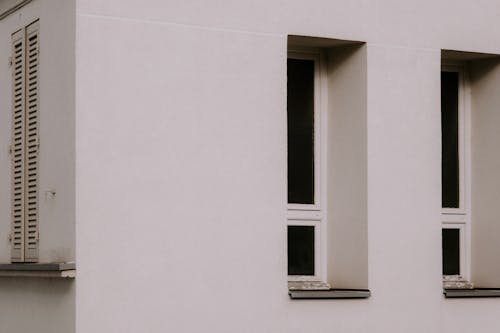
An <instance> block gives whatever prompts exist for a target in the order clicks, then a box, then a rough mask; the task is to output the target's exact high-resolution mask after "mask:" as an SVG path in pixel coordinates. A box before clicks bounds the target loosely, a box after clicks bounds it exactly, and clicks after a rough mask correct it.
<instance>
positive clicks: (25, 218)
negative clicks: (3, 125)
mask: <svg viewBox="0 0 500 333" xmlns="http://www.w3.org/2000/svg"><path fill="white" fill-rule="evenodd" d="M38 76H39V23H38V21H35V22H33V23H32V24H30V25H28V26H27V27H25V28H23V29H21V30H19V31H17V32H15V33H14V34H12V144H11V152H12V155H11V214H12V221H11V237H10V238H11V261H12V262H37V261H38V252H39V249H38V242H39V239H38V173H39V172H38V171H39V165H38V164H39V163H38V158H39V157H38V155H39V118H40V117H39V91H38V89H39V87H38V82H39V80H38Z"/></svg>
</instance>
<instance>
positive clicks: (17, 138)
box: [11, 29, 25, 262]
mask: <svg viewBox="0 0 500 333" xmlns="http://www.w3.org/2000/svg"><path fill="white" fill-rule="evenodd" d="M24 35H25V32H24V29H22V30H20V31H18V32H16V33H14V34H13V35H12V142H11V154H12V156H11V159H12V165H11V177H12V184H11V189H12V194H11V206H12V207H11V210H12V228H11V260H12V262H22V261H24V209H25V208H24V184H25V180H24V178H25V175H24V161H25V143H24V140H25V134H24V133H25V128H24V126H25V113H24V109H25V108H24V106H25V80H24V78H25V36H24Z"/></svg>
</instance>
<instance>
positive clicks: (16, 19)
mask: <svg viewBox="0 0 500 333" xmlns="http://www.w3.org/2000/svg"><path fill="white" fill-rule="evenodd" d="M3 9H4V8H3ZM36 19H39V22H40V32H39V36H40V63H39V68H40V72H39V105H40V109H39V110H40V113H39V114H40V121H39V124H40V153H39V234H40V241H39V249H40V253H39V261H40V262H71V261H74V260H75V245H74V244H75V234H74V232H75V218H74V212H75V186H74V182H75V181H74V179H75V173H74V153H75V149H74V142H75V141H74V131H75V129H74V79H75V76H74V63H75V61H74V59H75V58H74V31H75V29H74V24H75V3H74V2H73V1H58V0H37V1H33V2H31V3H29V4H28V5H26V6H25V7H23V8H21V9H20V10H18V11H17V12H15V13H13V14H11V15H9V16H7V17H5V18H3V19H2V20H0V78H1V79H0V189H1V191H0V263H2V264H3V263H9V262H10V243H9V234H10V221H11V207H10V204H11V201H10V187H11V184H10V174H11V173H10V169H11V156H10V155H9V146H10V144H11V117H12V113H11V112H12V111H11V110H12V109H11V98H12V86H11V82H12V80H11V75H12V72H11V68H10V66H9V57H10V56H11V50H12V49H11V35H12V33H14V32H15V31H17V30H19V29H21V28H23V27H24V26H26V25H28V24H30V23H31V22H33V21H34V20H36ZM52 191H54V192H55V193H56V195H55V197H54V196H52V195H50V194H48V193H49V192H52ZM74 329H75V289H74V282H72V281H69V280H57V279H41V278H1V277H0V332H13V333H25V332H54V333H56V332H57V333H59V332H60V333H68V332H74Z"/></svg>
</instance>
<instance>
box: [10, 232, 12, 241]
mask: <svg viewBox="0 0 500 333" xmlns="http://www.w3.org/2000/svg"><path fill="white" fill-rule="evenodd" d="M9 243H12V232H11V233H10V234H9Z"/></svg>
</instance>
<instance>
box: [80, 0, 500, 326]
mask: <svg viewBox="0 0 500 333" xmlns="http://www.w3.org/2000/svg"><path fill="white" fill-rule="evenodd" d="M496 12H497V3H496V2H495V1H483V2H481V5H478V4H477V3H473V2H466V1H461V2H460V3H458V4H457V3H456V2H454V1H451V0H449V1H448V0H447V1H444V0H442V1H413V2H410V3H409V2H407V1H404V2H402V1H394V0H384V1H378V2H367V1H343V0H336V1H326V0H315V1H298V0H296V1H287V2H282V1H272V0H266V1H264V0H260V1H229V0H221V1H216V2H215V1H194V0H186V1H160V0H148V1H132V0H128V1H123V0H122V1H117V0H109V1H97V0H95V1H93V0H79V1H77V55H78V56H77V64H76V67H77V79H76V80H77V87H76V99H77V101H76V123H77V128H76V147H77V159H76V161H77V162H76V175H77V176H76V181H77V183H76V193H77V199H76V200H77V210H76V216H77V235H78V237H77V261H78V268H79V273H78V279H77V295H78V298H77V300H76V308H77V314H76V326H77V332H120V333H121V332H167V331H175V332H287V333H288V332H304V331H311V332H333V331H335V332H384V333H385V332H409V333H413V332H415V333H417V332H419V333H420V332H436V333H437V332H463V333H468V332H474V331H476V330H477V328H478V327H480V329H481V332H498V324H497V320H496V314H497V313H499V311H500V300H497V299H490V300H482V299H474V300H471V299H462V300H449V299H444V298H443V296H442V289H441V236H440V234H441V232H440V228H441V221H440V210H441V208H440V201H441V199H440V198H441V185H440V172H441V171H440V163H441V157H440V150H441V145H440V101H439V99H440V85H439V77H440V74H439V73H440V62H441V59H440V58H441V54H440V50H441V49H442V48H445V49H457V50H467V51H476V52H493V53H495V52H496V53H500V44H498V45H496V44H495V43H492V41H494V40H497V39H498V36H497V31H498V29H496V28H498V25H499V23H498V22H497V18H496V15H495V13H496ZM288 34H298V35H311V36H319V37H329V38H340V39H349V40H360V41H365V42H367V45H366V48H367V49H366V52H367V82H366V84H367V86H366V91H367V111H366V112H367V119H366V121H367V128H366V135H367V156H366V159H367V175H368V176H367V177H368V178H367V198H368V200H367V201H368V205H367V224H368V286H369V288H370V289H371V291H372V293H373V296H372V297H371V298H370V299H367V300H330V301H292V300H290V299H289V298H288V296H287V290H286V263H285V256H286V253H285V232H286V185H285V181H286V178H285V170H286V140H285V139H286V133H285V124H286V51H287V45H286V40H287V35H288ZM96 304H98V305H99V309H96Z"/></svg>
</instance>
